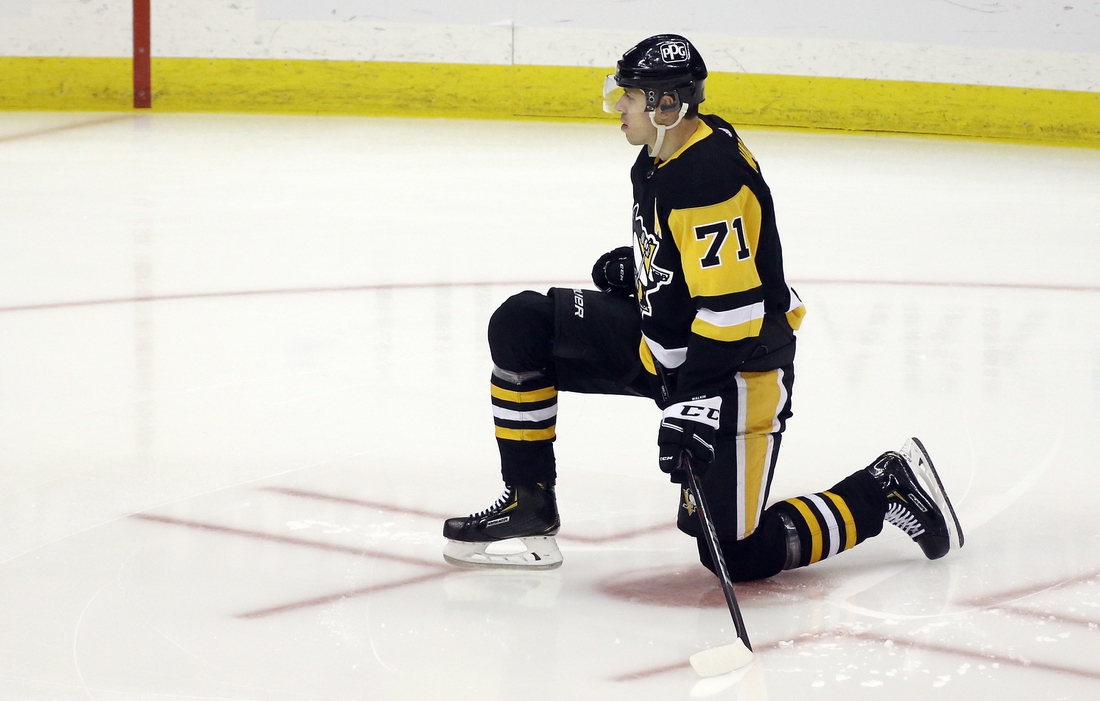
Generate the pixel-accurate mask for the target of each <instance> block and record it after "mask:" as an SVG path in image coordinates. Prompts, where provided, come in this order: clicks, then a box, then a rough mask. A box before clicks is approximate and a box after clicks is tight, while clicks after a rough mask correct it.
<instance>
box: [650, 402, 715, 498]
mask: <svg viewBox="0 0 1100 701" xmlns="http://www.w3.org/2000/svg"><path fill="white" fill-rule="evenodd" d="M721 410H722V398H721V397H696V398H694V399H692V400H690V401H686V402H677V403H676V404H672V405H670V406H669V407H668V408H666V409H665V412H664V416H663V417H662V418H661V430H660V431H658V432H657V445H658V447H659V448H660V449H661V456H660V458H659V460H660V465H661V471H662V472H667V473H668V475H669V479H670V480H671V481H673V482H675V483H677V484H686V483H687V469H686V468H687V466H686V465H685V464H684V454H685V453H687V454H688V455H690V456H691V464H692V467H694V468H695V474H696V475H698V476H700V477H702V475H703V473H704V472H706V470H707V467H708V466H709V465H710V464H711V463H712V462H714V437H715V434H716V433H717V432H718V420H719V418H720V416H721Z"/></svg>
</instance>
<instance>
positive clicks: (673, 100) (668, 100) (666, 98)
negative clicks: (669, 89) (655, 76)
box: [657, 93, 680, 113]
mask: <svg viewBox="0 0 1100 701" xmlns="http://www.w3.org/2000/svg"><path fill="white" fill-rule="evenodd" d="M657 109H659V110H660V111H661V112H666V113H667V112H679V111H680V97H679V96H678V95H676V94H675V93H671V94H667V95H661V99H660V100H658V101H657Z"/></svg>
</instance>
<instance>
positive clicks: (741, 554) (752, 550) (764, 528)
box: [695, 511, 787, 582]
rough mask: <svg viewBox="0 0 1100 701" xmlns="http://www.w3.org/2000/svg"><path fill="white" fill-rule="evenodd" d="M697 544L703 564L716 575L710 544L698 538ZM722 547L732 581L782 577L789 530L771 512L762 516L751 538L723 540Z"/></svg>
mask: <svg viewBox="0 0 1100 701" xmlns="http://www.w3.org/2000/svg"><path fill="white" fill-rule="evenodd" d="M695 543H696V545H697V546H698V548H699V562H701V563H703V566H704V567H706V568H707V569H708V570H710V571H711V572H715V569H714V562H713V561H712V560H711V557H710V551H709V550H707V543H706V541H705V540H704V539H703V537H702V536H698V537H696V539H695ZM719 544H720V545H721V546H722V556H723V557H725V558H726V566H727V567H728V568H729V572H730V579H731V580H732V581H734V582H748V581H752V580H754V579H765V578H767V577H771V576H772V575H776V574H779V572H781V571H782V570H783V563H784V562H786V559H787V534H786V528H785V526H784V525H783V521H782V520H781V519H780V518H779V516H778V515H777V514H775V513H769V512H767V511H765V512H764V514H763V516H762V517H761V519H760V525H759V526H758V527H757V529H756V530H755V531H753V532H752V534H751V535H749V536H748V537H747V538H744V539H742V540H723V541H720V542H719ZM715 573H716V572H715ZM716 574H717V573H716Z"/></svg>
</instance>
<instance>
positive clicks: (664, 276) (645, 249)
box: [634, 204, 672, 316]
mask: <svg viewBox="0 0 1100 701" xmlns="http://www.w3.org/2000/svg"><path fill="white" fill-rule="evenodd" d="M634 238H635V239H636V240H637V242H638V247H637V248H635V249H634V258H635V260H634V270H635V271H636V272H635V274H636V275H637V283H638V307H639V308H640V309H641V310H642V315H643V316H652V315H653V305H652V303H651V302H650V299H649V298H650V296H651V295H653V294H656V293H657V291H658V290H660V289H661V288H662V287H664V286H665V285H667V284H668V283H670V282H672V273H671V272H669V271H668V270H665V269H664V268H660V267H658V266H657V265H655V264H654V261H655V260H656V259H657V251H659V250H660V248H661V239H660V238H659V237H658V236H655V235H654V234H652V233H650V232H649V230H648V229H646V226H645V222H644V221H642V217H641V215H640V214H638V205H637V204H635V205H634Z"/></svg>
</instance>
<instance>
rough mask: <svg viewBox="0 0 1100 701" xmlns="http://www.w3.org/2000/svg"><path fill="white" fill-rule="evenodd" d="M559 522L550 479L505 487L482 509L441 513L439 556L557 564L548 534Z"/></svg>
mask: <svg viewBox="0 0 1100 701" xmlns="http://www.w3.org/2000/svg"><path fill="white" fill-rule="evenodd" d="M560 527H561V521H560V520H559V519H558V503H557V499H556V498H555V496H554V485H553V484H546V483H539V484H536V485H530V486H525V485H520V486H515V487H505V488H504V493H503V494H501V495H500V498H499V499H497V500H496V503H494V504H493V505H492V506H490V507H489V508H488V509H485V510H484V511H480V512H478V513H476V514H471V515H470V516H466V517H459V518H449V519H447V521H446V522H445V523H444V524H443V536H444V537H445V538H446V539H447V545H446V546H444V548H443V559H445V560H446V561H447V562H449V563H451V564H452V565H459V566H461V567H509V568H516V569H552V568H554V567H557V566H559V565H561V552H560V551H559V550H558V544H557V541H555V540H554V535H555V534H557V532H558V529H559V528H560ZM501 541H510V542H509V543H502V542H501ZM520 545H522V547H523V549H522V550H520V549H519V546H520Z"/></svg>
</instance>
